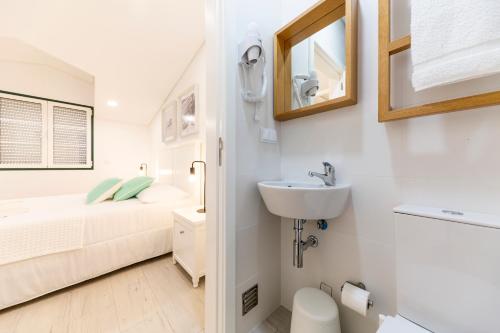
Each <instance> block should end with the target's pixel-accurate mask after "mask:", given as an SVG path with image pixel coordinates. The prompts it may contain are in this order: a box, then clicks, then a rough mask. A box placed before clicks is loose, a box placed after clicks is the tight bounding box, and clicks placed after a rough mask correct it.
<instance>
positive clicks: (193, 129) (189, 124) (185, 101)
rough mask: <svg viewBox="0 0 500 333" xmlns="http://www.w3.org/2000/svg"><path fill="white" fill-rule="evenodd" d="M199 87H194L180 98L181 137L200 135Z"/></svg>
mask: <svg viewBox="0 0 500 333" xmlns="http://www.w3.org/2000/svg"><path fill="white" fill-rule="evenodd" d="M198 104H199V103H198V87H197V86H193V87H191V88H190V89H189V90H187V91H186V92H185V93H184V94H181V95H180V96H179V115H180V117H179V120H180V122H179V128H180V136H187V135H191V134H195V133H198V113H199V110H198V108H199V105H198Z"/></svg>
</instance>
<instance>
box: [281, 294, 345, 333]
mask: <svg viewBox="0 0 500 333" xmlns="http://www.w3.org/2000/svg"><path fill="white" fill-rule="evenodd" d="M290 333H340V320H339V309H338V307H337V304H336V303H335V301H334V300H333V298H332V297H330V296H328V295H327V294H326V293H324V292H323V291H321V290H319V289H317V288H302V289H300V290H298V291H297V292H296V293H295V296H294V297H293V310H292V324H291V329H290Z"/></svg>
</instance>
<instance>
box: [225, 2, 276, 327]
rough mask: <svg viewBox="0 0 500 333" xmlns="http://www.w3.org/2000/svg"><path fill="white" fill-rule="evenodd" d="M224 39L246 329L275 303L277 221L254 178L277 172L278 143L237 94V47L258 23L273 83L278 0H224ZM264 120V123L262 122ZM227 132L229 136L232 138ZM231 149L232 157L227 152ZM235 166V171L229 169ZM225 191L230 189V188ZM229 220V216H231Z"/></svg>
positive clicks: (240, 322)
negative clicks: (247, 305) (254, 302)
mask: <svg viewBox="0 0 500 333" xmlns="http://www.w3.org/2000/svg"><path fill="white" fill-rule="evenodd" d="M224 11H225V15H226V19H227V22H226V26H225V27H224V32H225V34H226V42H227V46H228V49H227V50H226V52H227V57H226V61H227V62H226V64H227V67H226V70H227V77H228V80H229V81H228V91H227V96H229V97H228V100H227V101H226V110H227V111H226V112H228V113H231V115H230V116H229V117H228V118H229V119H232V120H233V121H234V123H233V122H231V123H229V124H228V125H227V127H228V128H227V129H226V130H227V131H231V132H232V134H231V135H235V137H236V140H235V143H234V147H233V146H232V144H233V143H228V144H227V146H228V147H230V146H231V147H233V148H234V150H233V148H231V149H230V150H227V151H226V153H227V154H228V155H227V158H228V159H233V158H235V162H236V163H235V166H234V170H232V169H231V170H230V174H232V176H233V177H232V178H231V179H228V184H227V185H228V186H229V187H231V191H232V190H234V193H236V195H235V198H234V202H235V216H229V218H231V219H232V220H230V221H228V223H231V224H233V223H234V225H235V230H236V272H235V275H236V299H235V302H236V307H235V316H236V332H241V333H246V332H248V331H249V330H251V329H252V328H253V327H255V326H257V325H258V324H259V323H260V322H261V321H263V320H264V319H265V318H267V317H268V316H269V315H270V314H271V313H272V311H274V310H275V309H276V308H277V307H278V306H279V304H280V271H279V268H278V267H279V264H278V263H279V262H280V254H279V253H280V223H279V218H277V217H276V216H273V215H271V214H270V213H269V212H268V211H267V209H266V208H265V206H264V203H263V202H262V201H261V199H260V195H259V193H258V190H257V182H258V181H261V180H268V179H278V178H279V177H280V160H279V145H278V144H266V143H261V142H260V141H259V128H260V125H263V126H274V123H273V122H270V120H264V121H263V123H262V124H258V123H256V122H255V121H254V119H253V117H254V111H255V105H252V104H247V103H244V102H243V101H242V99H241V97H240V84H239V78H238V65H237V63H238V61H239V59H237V46H238V43H239V41H240V40H241V39H242V38H243V36H244V34H245V33H246V30H247V26H248V24H249V23H250V22H252V21H255V22H256V23H257V24H258V25H259V30H260V33H261V34H262V38H263V42H264V47H265V49H266V55H267V76H268V78H269V81H270V82H272V77H273V74H272V63H273V62H272V55H273V41H272V39H273V34H274V32H275V31H276V30H277V29H278V28H279V26H280V24H281V23H280V17H279V15H280V3H279V2H278V1H266V0H257V1H252V2H248V1H244V0H235V1H231V2H225V8H224ZM272 89H273V87H272V84H270V85H269V86H268V91H267V98H266V100H265V102H264V103H263V105H262V110H261V111H262V112H266V114H267V116H269V118H270V119H271V114H272V105H273V104H272V103H273V98H272V91H273V90H272ZM267 121H269V122H268V123H267V124H266V122H267ZM231 135H229V136H228V137H231ZM232 153H234V156H231V155H232ZM233 171H234V174H233ZM231 191H229V192H230V193H232V192H231ZM233 219H234V220H233ZM256 283H258V284H259V304H258V306H257V307H255V308H254V309H253V310H252V311H250V312H249V313H248V314H247V315H245V316H242V309H241V294H242V293H243V292H244V291H245V290H247V289H248V288H250V287H252V286H253V285H254V284H256Z"/></svg>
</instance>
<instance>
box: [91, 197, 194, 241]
mask: <svg viewBox="0 0 500 333" xmlns="http://www.w3.org/2000/svg"><path fill="white" fill-rule="evenodd" d="M188 205H192V201H191V199H183V200H178V201H175V202H162V203H152V204H145V203H142V202H141V201H139V200H138V199H129V200H125V201H118V202H114V201H105V202H102V203H99V204H96V205H90V206H87V207H86V209H85V232H84V241H83V243H84V245H91V244H95V243H99V242H103V241H107V240H110V239H114V238H118V237H124V236H127V235H130V234H134V233H138V232H143V231H146V230H152V229H158V228H171V227H172V226H173V216H172V210H173V209H176V208H180V207H186V206H188Z"/></svg>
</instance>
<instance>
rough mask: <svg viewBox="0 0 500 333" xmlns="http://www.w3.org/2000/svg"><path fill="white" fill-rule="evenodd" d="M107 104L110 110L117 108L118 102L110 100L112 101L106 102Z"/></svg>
mask: <svg viewBox="0 0 500 333" xmlns="http://www.w3.org/2000/svg"><path fill="white" fill-rule="evenodd" d="M107 104H108V106H109V107H112V108H116V107H117V106H118V102H117V101H115V100H112V99H110V100H108V102H107Z"/></svg>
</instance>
